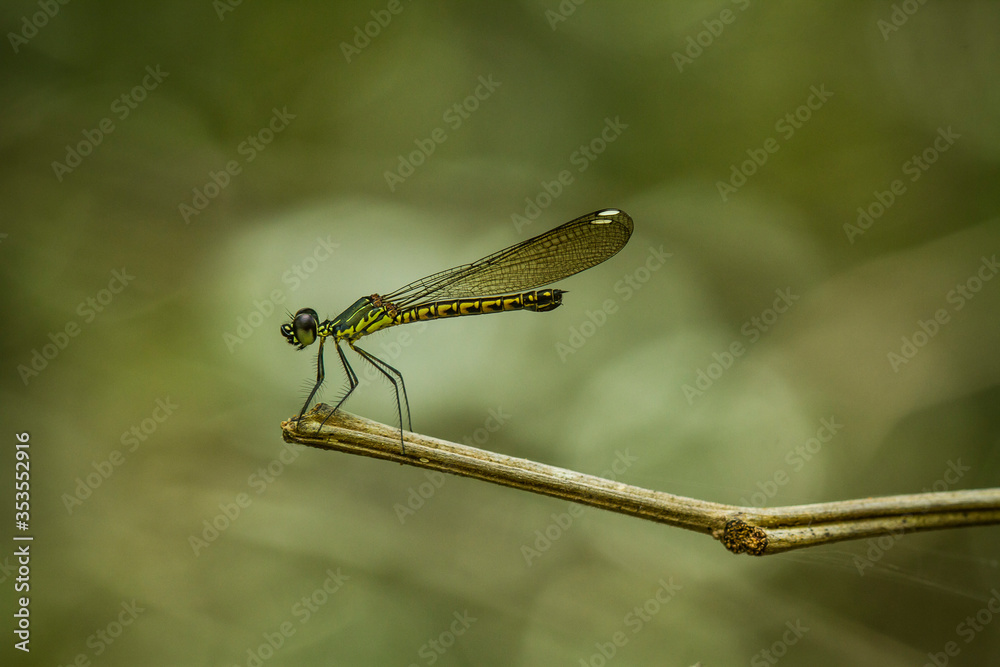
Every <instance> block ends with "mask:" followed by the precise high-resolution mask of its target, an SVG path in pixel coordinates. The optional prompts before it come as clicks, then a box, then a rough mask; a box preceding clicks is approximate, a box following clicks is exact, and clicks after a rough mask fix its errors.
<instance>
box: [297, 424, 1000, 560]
mask: <svg viewBox="0 0 1000 667" xmlns="http://www.w3.org/2000/svg"><path fill="white" fill-rule="evenodd" d="M329 410H330V408H329V406H326V405H317V406H316V407H315V408H314V409H313V410H312V411H310V412H309V413H307V414H306V415H305V417H304V418H303V420H302V423H301V425H298V424H297V423H296V422H295V421H294V420H289V421H286V422H283V423H282V424H281V428H282V432H283V437H284V439H285V441H286V442H294V443H298V444H301V445H308V446H310V447H318V448H320V449H332V450H336V451H340V452H346V453H348V454H359V455H361V456H370V457H373V458H378V459H386V460H389V461H396V462H398V463H406V464H408V465H412V466H417V467H420V468H427V469H430V470H439V471H441V472H447V473H451V474H453V475H461V476H463V477H473V478H475V479H481V480H484V481H487V482H493V483H494V484H500V485H503V486H510V487H514V488H516V489H522V490H525V491H532V492H534V493H540V494H543V495H546V496H552V497H554V498H563V499H565V500H571V501H573V502H576V503H580V504H583V505H590V506H591V507H600V508H601V509H606V510H611V511H612V512H619V513H621V514H629V515H631V516H636V517H639V518H642V519H648V520H650V521H657V522H659V523H665V524H668V525H671V526H678V527H680V528H687V529H688V530H694V531H698V532H700V533H706V534H709V535H712V536H713V537H715V538H716V539H717V540H719V541H720V542H722V544H723V545H724V546H725V547H726V548H727V549H729V550H730V551H732V552H733V553H749V554H752V555H754V556H766V555H770V554H776V553H781V552H784V551H790V550H792V549H800V548H802V547H810V546H815V545H819V544H828V543H830V542H838V541H841V540H856V539H862V538H865V537H872V536H877V535H883V534H885V533H892V534H900V533H904V532H906V533H909V532H916V531H921V530H935V529H940V528H957V527H960V526H976V525H985V524H993V523H1000V489H976V490H971V491H948V492H943V493H918V494H913V495H905V496H887V497H882V498H865V499H860V500H844V501H839V502H832V503H818V504H815V505H793V506H789V507H770V508H756V507H740V506H738V505H723V504H720V503H712V502H707V501H704V500H695V499H694V498H685V497H683V496H675V495H673V494H670V493H664V492H662V491H652V490H649V489H643V488H640V487H637V486H630V485H628V484H622V483H620V482H614V481H612V480H609V479H604V478H602V477H595V476H593V475H585V474H583V473H578V472H573V471H572V470H566V469H564V468H556V467H554V466H548V465H544V464H541V463H536V462H534V461H528V460H526V459H519V458H514V457H511V456H504V455H503V454H495V453H493V452H487V451H484V450H481V449H476V448H475V447H469V446H466V445H460V444H458V443H455V442H447V441H445V440H438V439H437V438H431V437H429V436H426V435H420V434H418V433H409V432H407V433H406V434H405V438H406V452H405V454H404V453H403V451H402V448H401V447H400V442H399V430H398V429H396V428H392V427H390V426H386V425H385V424H380V423H378V422H374V421H371V420H368V419H365V418H363V417H358V416H356V415H352V414H350V413H346V412H342V411H340V412H337V413H336V414H334V415H333V416H331V417H330V418H329V420H327V422H326V423H325V424H324V425H323V426H322V427H321V428H320V423H321V422H322V421H323V419H324V418H325V417H326V415H327V414H328V413H329Z"/></svg>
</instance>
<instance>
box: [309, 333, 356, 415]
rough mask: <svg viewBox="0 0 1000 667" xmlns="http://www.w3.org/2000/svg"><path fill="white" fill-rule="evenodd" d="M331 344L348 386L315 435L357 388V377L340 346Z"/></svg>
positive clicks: (336, 343) (335, 343)
mask: <svg viewBox="0 0 1000 667" xmlns="http://www.w3.org/2000/svg"><path fill="white" fill-rule="evenodd" d="M333 344H334V345H335V346H336V347H337V354H338V355H340V363H341V365H342V366H343V367H344V374H345V375H347V383H348V385H350V386H349V387H348V388H347V392H346V393H345V394H344V395H343V396H341V397H340V400H339V401H337V404H336V405H335V406H333V410H330V413H329V414H328V415H327V416H326V418H325V419H323V421H322V422H321V423H320V425H319V428H317V429H316V432H317V433H319V430H320V429H321V428H323V426H325V425H326V422H327V421H328V420H329V419H330V417H332V416H333V413H334V412H336V411H337V410H338V409H339V408H340V406H341V405H343V404H344V401H346V400H347V397H348V396H350V395H351V393H352V392H353V391H354V390H355V389H357V387H358V376H357V374H355V372H354V369H353V368H351V365H350V364H349V363H347V357H345V356H344V351H343V350H342V349H340V344H339V343H338V342H337V341H334V343H333Z"/></svg>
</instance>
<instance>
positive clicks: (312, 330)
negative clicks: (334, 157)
mask: <svg viewBox="0 0 1000 667" xmlns="http://www.w3.org/2000/svg"><path fill="white" fill-rule="evenodd" d="M318 319H319V318H318V316H317V315H316V311H315V310H313V309H312V308H303V309H302V310H300V311H299V312H297V313H295V319H294V320H292V330H293V331H294V332H295V340H296V341H298V343H299V345H300V346H302V347H306V346H307V345H312V344H313V342H315V340H316V327H317V325H318Z"/></svg>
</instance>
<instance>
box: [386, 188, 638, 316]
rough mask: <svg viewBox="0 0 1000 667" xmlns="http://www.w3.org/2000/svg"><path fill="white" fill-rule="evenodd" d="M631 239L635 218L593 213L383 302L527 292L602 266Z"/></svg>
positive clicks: (409, 302)
mask: <svg viewBox="0 0 1000 667" xmlns="http://www.w3.org/2000/svg"><path fill="white" fill-rule="evenodd" d="M631 235H632V218H630V217H629V216H628V214H627V213H625V212H624V211H619V210H618V209H613V208H611V209H604V210H601V211H595V212H594V213H590V214H588V215H584V216H582V217H579V218H577V219H576V220H572V221H570V222H567V223H566V224H564V225H559V226H558V227H556V228H555V229H551V230H549V231H547V232H545V233H544V234H539V235H538V236H536V237H534V238H530V239H528V240H527V241H522V242H521V243H518V244H516V245H512V246H511V247H509V248H506V249H504V250H501V251H499V252H495V253H493V254H492V255H490V256H488V257H484V258H483V259H481V260H479V261H478V262H473V263H471V264H463V265H462V266H456V267H455V268H453V269H448V270H446V271H441V272H440V273H435V274H434V275H432V276H427V277H426V278H422V279H420V280H417V281H416V282H412V283H410V284H409V285H406V286H405V287H402V288H400V289H398V290H396V291H395V292H393V293H392V294H385V295H383V296H382V298H383V299H385V300H387V301H389V302H391V303H394V304H396V305H397V306H401V307H405V306H412V305H414V304H416V303H420V302H423V301H439V300H442V299H461V298H475V297H487V296H498V295H501V294H511V293H515V292H524V291H527V290H531V289H535V288H536V287H542V286H543V285H548V284H549V283H554V282H556V281H557V280H562V279H563V278H568V277H569V276H572V275H573V274H576V273H579V272H580V271H583V270H585V269H589V268H590V267H592V266H596V265H597V264H600V263H601V262H603V261H604V260H606V259H608V258H609V257H612V256H613V255H614V254H615V253H617V252H618V251H619V250H621V249H622V248H623V247H624V246H625V243H627V242H628V239H629V237H630V236H631Z"/></svg>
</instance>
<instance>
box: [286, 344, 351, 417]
mask: <svg viewBox="0 0 1000 667" xmlns="http://www.w3.org/2000/svg"><path fill="white" fill-rule="evenodd" d="M325 340H326V338H320V339H319V353H318V354H317V355H316V384H315V385H313V388H312V391H310V392H309V397H308V398H307V399H306V402H305V404H304V405H303V406H302V410H301V411H300V412H299V418H298V420H297V421H296V422H295V424H296V428H298V425H299V424H301V423H302V418H303V417H305V416H306V410H308V409H309V404H310V403H312V400H313V397H314V396H315V395H316V392H317V391H319V387H320V385H322V384H323V380H324V379H325V378H326V369H324V368H323V342H324V341H325ZM337 349H338V350H339V349H340V348H339V347H338V348H337Z"/></svg>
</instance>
